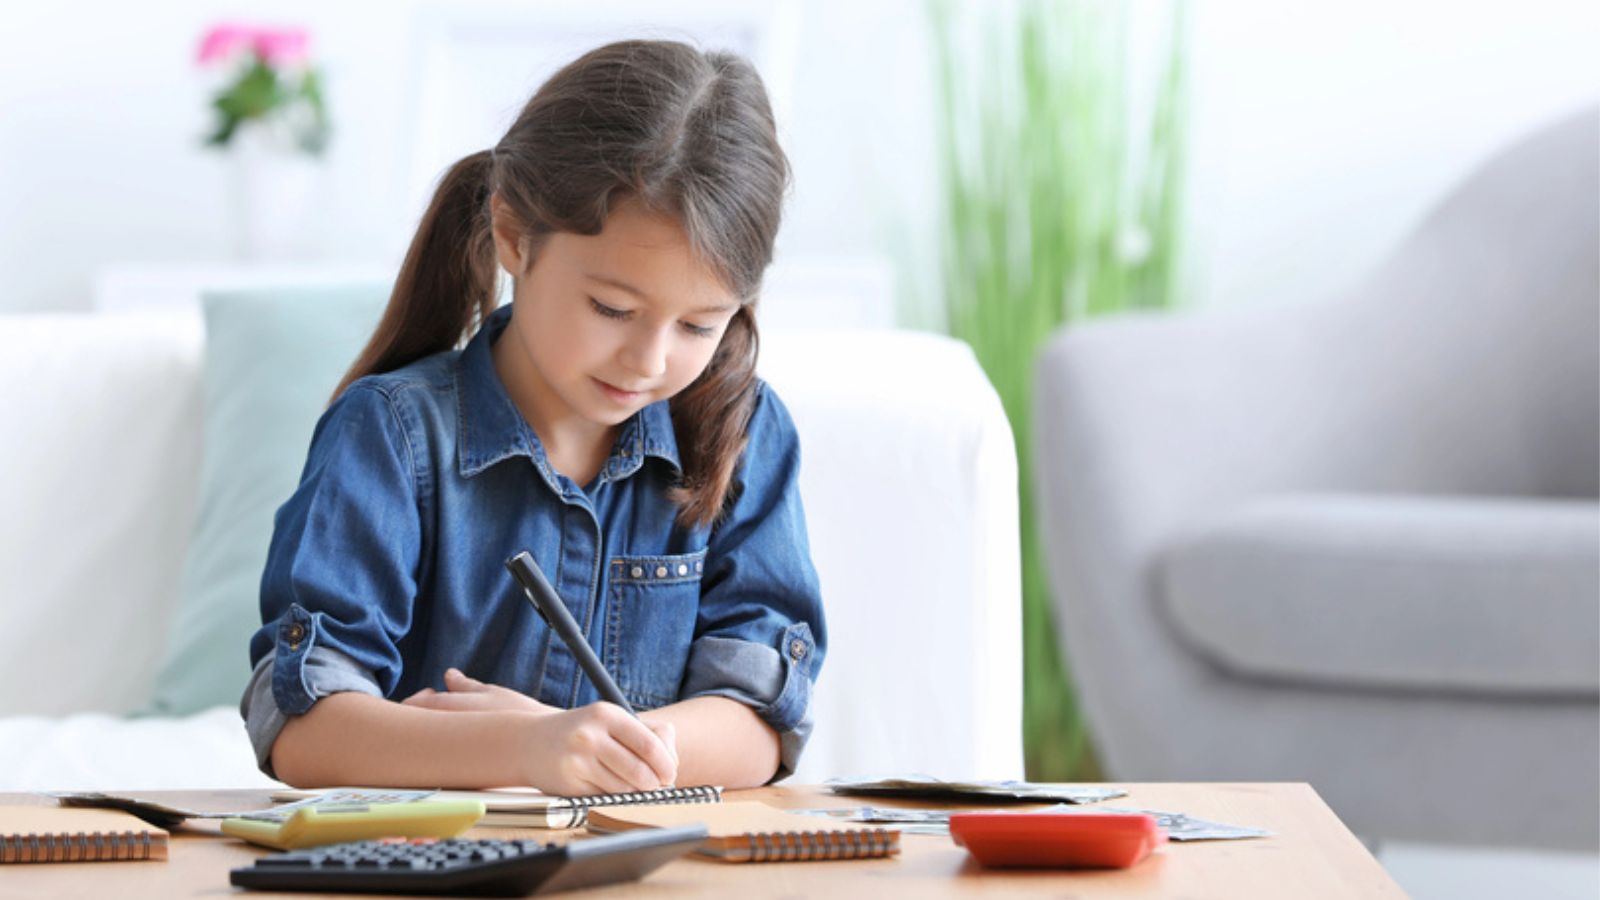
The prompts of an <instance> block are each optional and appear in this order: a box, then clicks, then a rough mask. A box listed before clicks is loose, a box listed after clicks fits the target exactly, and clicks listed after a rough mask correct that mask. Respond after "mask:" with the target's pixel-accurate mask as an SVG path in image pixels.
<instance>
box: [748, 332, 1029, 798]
mask: <svg viewBox="0 0 1600 900" xmlns="http://www.w3.org/2000/svg"><path fill="white" fill-rule="evenodd" d="M761 373H762V376H763V377H765V378H766V379H767V380H768V381H769V382H770V383H771V384H772V385H773V387H774V388H776V389H777V391H778V393H779V395H780V396H782V397H783V399H784V402H785V403H786V404H787V405H788V407H789V409H790V411H791V413H792V414H793V416H794V420H795V423H796V426H797V428H798V429H799V432H800V444H801V455H802V459H801V476H800V478H801V494H802V496H803V497H804V502H805V505H806V516H807V521H808V525H809V529H810V539H811V548H812V555H813V558H814V560H815V562H816V566H817V571H818V574H819V576H820V578H821V580H822V590H823V601H824V605H825V609H826V611H827V616H828V633H829V639H830V648H829V651H828V659H827V662H826V663H825V664H824V666H823V668H822V673H821V677H820V678H819V679H818V682H817V690H816V693H815V695H814V700H813V703H814V711H815V715H816V730H815V732H814V736H813V738H812V740H811V743H810V745H809V746H808V748H807V750H806V755H805V756H804V757H802V759H801V762H800V768H799V771H798V772H797V773H796V776H795V778H796V780H798V781H816V780H821V779H822V778H824V777H827V776H831V775H842V774H869V773H874V772H879V773H881V772H886V771H912V772H928V773H932V774H942V775H949V776H958V775H959V776H962V777H970V776H975V775H982V776H990V777H1020V775H1021V772H1022V667H1021V646H1022V630H1021V628H1022V626H1021V599H1020V598H1021V583H1020V567H1019V566H1020V563H1019V559H1020V556H1019V542H1018V531H1017V515H1018V513H1017V471H1016V453H1015V446H1014V444H1013V443H1012V435H1011V429H1010V426H1009V424H1008V423H1007V421H1006V418H1005V414H1004V412H1003V411H1002V410H1001V407H1000V401H999V397H998V396H997V395H996V394H995V392H994V389H993V388H992V387H991V386H990V384H989V382H988V380H987V378H986V377H985V376H984V374H983V372H982V370H981V369H980V368H979V367H978V364H977V361H976V360H975V359H974V357H973V355H972V352H971V350H970V349H969V348H968V347H967V346H966V345H965V344H962V343H960V342H958V341H954V340H951V339H949V338H943V337H939V336H936V335H931V334H923V333H915V332H905V331H892V330H858V331H847V332H837V331H792V332H778V333H775V334H769V335H766V336H765V337H764V340H763V344H762V357H761Z"/></svg>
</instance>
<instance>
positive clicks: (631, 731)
mask: <svg viewBox="0 0 1600 900" xmlns="http://www.w3.org/2000/svg"><path fill="white" fill-rule="evenodd" d="M609 731H610V732H611V736H612V737H613V738H615V739H616V740H617V742H618V743H619V744H620V745H621V746H622V747H623V748H625V749H627V750H629V751H631V754H632V755H633V756H634V757H636V758H638V759H639V760H640V761H642V762H643V763H644V765H646V766H648V767H649V768H650V769H651V770H652V773H653V774H654V775H655V781H656V785H657V786H659V785H670V784H672V783H673V781H674V780H675V779H676V778H677V777H678V761H677V759H676V758H675V755H674V753H673V752H672V751H670V750H668V749H667V745H666V744H665V743H664V742H663V741H662V739H661V738H660V737H659V736H658V735H657V734H656V733H655V732H654V731H652V730H651V729H650V727H649V726H648V725H645V724H644V723H643V722H641V721H639V720H638V719H635V718H633V717H632V716H628V717H627V718H625V719H621V720H619V721H617V722H616V723H615V724H614V725H613V726H612V727H611V728H610V729H609Z"/></svg>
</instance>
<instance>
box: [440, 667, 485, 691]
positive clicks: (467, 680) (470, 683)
mask: <svg viewBox="0 0 1600 900" xmlns="http://www.w3.org/2000/svg"><path fill="white" fill-rule="evenodd" d="M444 686H445V687H446V688H448V689H450V690H452V691H481V690H486V689H487V688H489V685H487V684H484V683H483V682H481V681H479V680H478V679H476V678H473V677H472V676H470V675H468V674H467V673H465V672H463V671H461V670H460V669H446V670H445V671H444Z"/></svg>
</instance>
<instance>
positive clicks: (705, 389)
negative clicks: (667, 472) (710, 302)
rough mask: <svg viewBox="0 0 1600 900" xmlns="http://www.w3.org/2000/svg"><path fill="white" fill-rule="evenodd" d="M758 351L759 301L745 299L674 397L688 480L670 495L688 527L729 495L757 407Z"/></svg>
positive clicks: (704, 519)
mask: <svg viewBox="0 0 1600 900" xmlns="http://www.w3.org/2000/svg"><path fill="white" fill-rule="evenodd" d="M759 350H760V339H759V337H758V333H757V331H756V320H755V304H754V303H753V302H752V303H746V304H745V305H743V306H741V307H739V311H738V312H736V313H734V316H733V318H732V319H730V320H729V321H728V327H727V329H725V330H724V331H723V333H722V341H721V343H719V344H718V345H717V352H716V353H715V354H714V355H713V356H712V357H711V362H710V363H709V364H708V365H707V366H706V370H705V371H704V372H702V373H700V377H699V378H697V379H695V381H694V383H693V384H691V385H689V386H688V387H687V388H685V389H684V390H683V391H682V392H681V393H679V394H678V395H677V396H676V397H673V398H672V400H671V401H670V404H669V405H670V407H671V409H672V428H673V431H674V432H676V434H677V437H678V455H679V456H680V457H681V458H682V461H683V470H684V480H683V483H682V484H680V485H678V486H677V487H675V488H673V489H672V491H671V492H670V494H669V496H670V497H671V499H672V502H674V503H676V504H677V505H678V522H679V524H681V525H683V526H685V527H693V526H696V525H711V524H712V523H714V522H715V521H716V520H717V518H718V516H720V515H721V514H722V510H723V508H724V506H725V505H726V503H727V501H728V499H729V493H730V491H731V490H732V488H733V472H734V469H735V468H736V467H737V465H738V462H739V457H740V455H741V454H742V453H743V452H744V448H745V444H746V443H748V441H749V437H748V431H749V427H750V417H751V415H752V414H754V412H755V406H756V356H757V354H758V352H759Z"/></svg>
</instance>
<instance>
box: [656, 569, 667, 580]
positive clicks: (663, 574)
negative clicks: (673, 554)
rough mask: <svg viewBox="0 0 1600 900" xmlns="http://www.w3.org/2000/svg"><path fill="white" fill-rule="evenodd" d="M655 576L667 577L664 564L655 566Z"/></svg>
mask: <svg viewBox="0 0 1600 900" xmlns="http://www.w3.org/2000/svg"><path fill="white" fill-rule="evenodd" d="M656 577H657V578H665V577H667V567H666V566H656Z"/></svg>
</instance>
